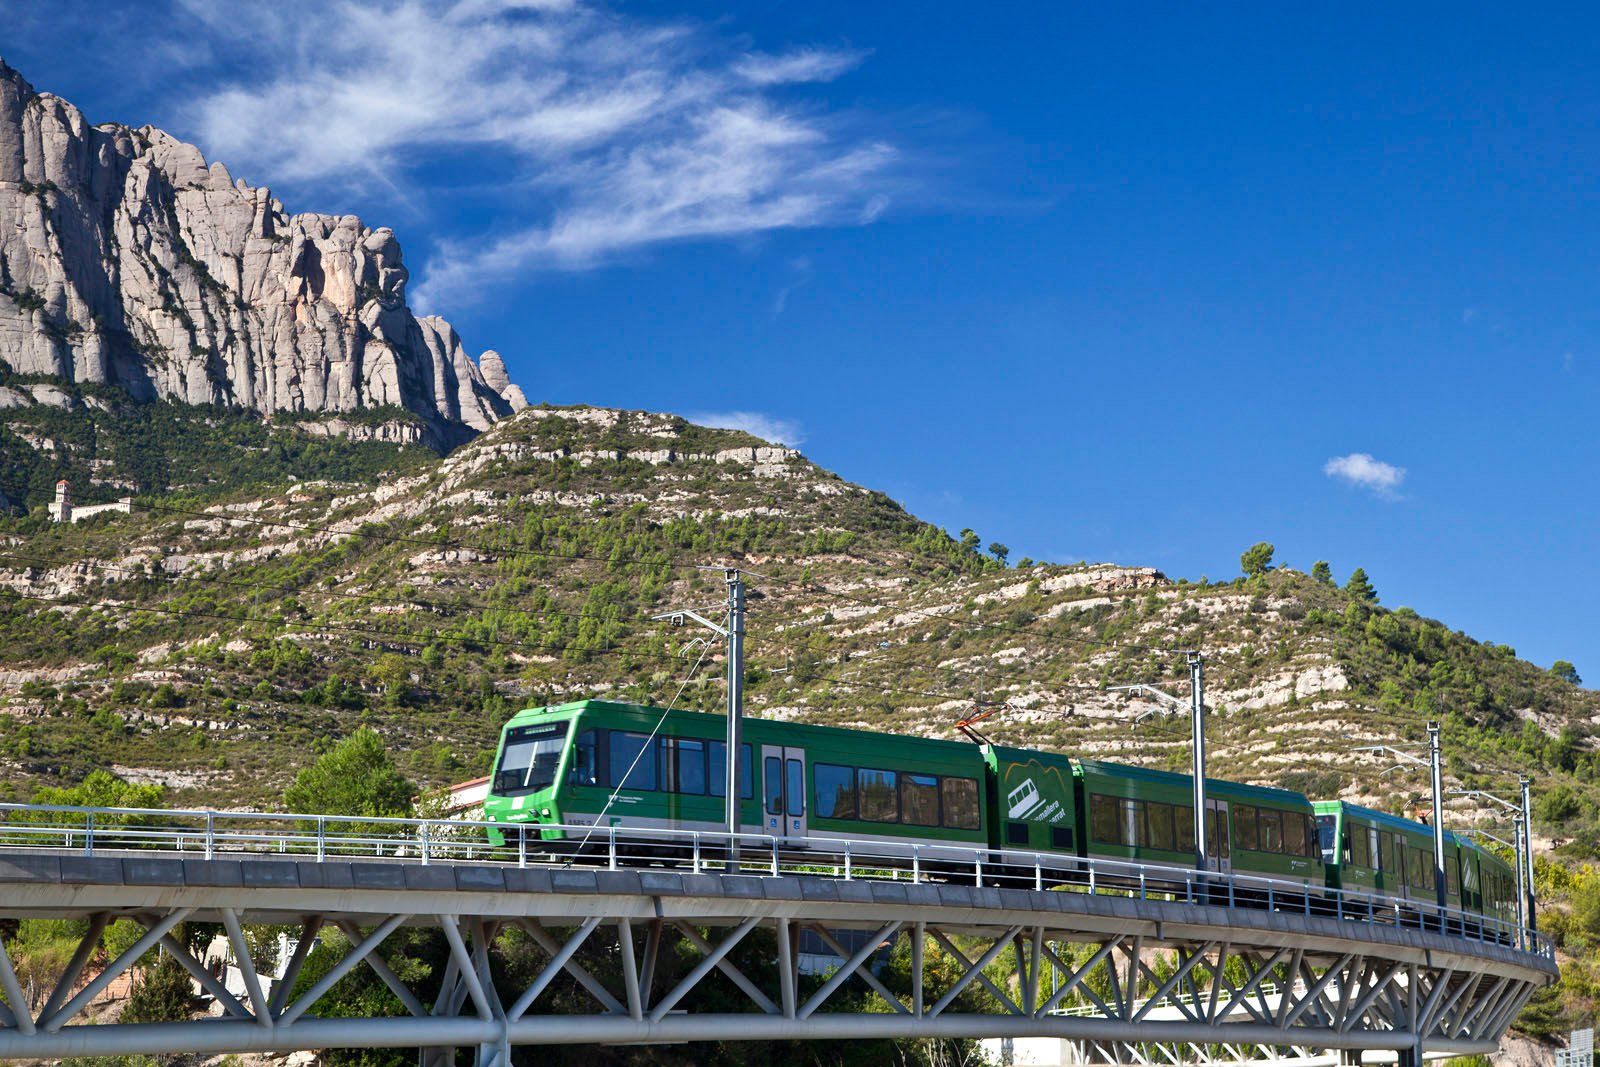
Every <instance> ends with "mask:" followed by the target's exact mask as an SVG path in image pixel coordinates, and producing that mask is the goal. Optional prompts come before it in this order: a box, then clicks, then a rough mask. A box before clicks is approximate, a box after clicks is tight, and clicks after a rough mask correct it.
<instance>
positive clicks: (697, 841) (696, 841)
mask: <svg viewBox="0 0 1600 1067" xmlns="http://www.w3.org/2000/svg"><path fill="white" fill-rule="evenodd" d="M692 869H693V870H694V873H695V874H699V873H700V831H699V830H696V831H695V832H694V858H693V868H692Z"/></svg>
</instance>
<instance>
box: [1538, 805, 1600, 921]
mask: <svg viewBox="0 0 1600 1067" xmlns="http://www.w3.org/2000/svg"><path fill="white" fill-rule="evenodd" d="M1588 810H1589V805H1588V804H1586V803H1585V802H1584V798H1583V794H1582V793H1579V792H1578V791H1577V790H1576V789H1574V788H1573V787H1572V786H1570V785H1567V784H1565V783H1563V784H1561V785H1558V786H1555V787H1554V788H1553V789H1547V790H1545V792H1544V793H1543V794H1542V795H1541V796H1540V797H1539V799H1538V800H1537V801H1536V802H1535V803H1534V805H1533V814H1534V817H1535V818H1536V819H1538V820H1539V822H1541V823H1543V824H1545V825H1557V826H1559V825H1561V824H1562V823H1566V822H1571V821H1572V820H1573V819H1576V818H1578V817H1579V816H1582V815H1584V814H1585V813H1586V812H1587V811H1588ZM1596 917H1597V918H1600V912H1597V913H1596ZM1596 930H1597V931H1600V926H1597V927H1596Z"/></svg>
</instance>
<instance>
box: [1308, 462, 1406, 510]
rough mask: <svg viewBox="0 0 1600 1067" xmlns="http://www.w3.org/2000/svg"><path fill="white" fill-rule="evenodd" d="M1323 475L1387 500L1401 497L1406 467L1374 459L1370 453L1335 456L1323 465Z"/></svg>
mask: <svg viewBox="0 0 1600 1067" xmlns="http://www.w3.org/2000/svg"><path fill="white" fill-rule="evenodd" d="M1322 473H1323V474H1326V475H1327V476H1328V477H1330V478H1337V479H1338V480H1339V481H1342V482H1345V483H1347V484H1349V485H1353V486H1357V487H1358V488H1361V489H1369V490H1371V491H1372V492H1374V493H1376V494H1377V495H1378V496H1381V497H1383V498H1385V499H1387V500H1393V499H1396V498H1397V497H1398V496H1399V495H1400V483H1401V482H1403V481H1405V478H1406V469H1405V468H1404V467H1396V466H1395V465H1394V464H1392V463H1385V462H1383V460H1381V459H1376V458H1374V457H1373V455H1372V454H1371V453H1370V452H1352V453H1350V454H1349V455H1347V456H1335V457H1333V458H1332V459H1330V460H1328V462H1326V463H1324V464H1323V465H1322Z"/></svg>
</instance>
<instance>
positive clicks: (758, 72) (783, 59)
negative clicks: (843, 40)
mask: <svg viewBox="0 0 1600 1067" xmlns="http://www.w3.org/2000/svg"><path fill="white" fill-rule="evenodd" d="M864 58H866V54H865V53H864V52H849V51H830V50H828V49H823V48H802V49H799V50H798V51H794V52H788V53H785V54H784V55H781V56H771V55H765V54H763V53H761V52H751V53H750V54H749V55H747V56H745V57H744V58H743V59H740V60H739V61H738V62H737V63H735V64H734V65H733V70H734V73H735V74H737V75H739V76H740V77H741V78H743V79H744V80H745V81H747V82H750V83H751V84H752V85H783V84H785V83H792V82H831V81H833V79H835V78H837V77H838V76H839V75H841V74H843V73H845V72H846V71H848V70H851V69H853V68H854V67H856V66H857V65H859V64H860V62H861V61H862V59H864Z"/></svg>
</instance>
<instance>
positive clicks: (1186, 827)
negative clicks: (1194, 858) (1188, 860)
mask: <svg viewBox="0 0 1600 1067" xmlns="http://www.w3.org/2000/svg"><path fill="white" fill-rule="evenodd" d="M1173 822H1174V823H1175V824H1176V828H1177V847H1178V851H1179V852H1193V851H1194V805H1193V804H1179V805H1178V807H1177V809H1176V811H1175V814H1174V815H1173Z"/></svg>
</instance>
